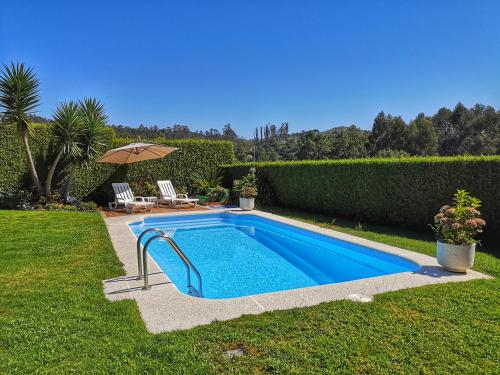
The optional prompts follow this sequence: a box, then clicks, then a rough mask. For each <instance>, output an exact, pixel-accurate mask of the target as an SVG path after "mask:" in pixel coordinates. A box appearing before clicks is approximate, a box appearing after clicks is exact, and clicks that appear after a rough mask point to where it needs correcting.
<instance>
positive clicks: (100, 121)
mask: <svg viewBox="0 0 500 375" xmlns="http://www.w3.org/2000/svg"><path fill="white" fill-rule="evenodd" d="M78 107H79V109H80V112H81V116H82V132H81V135H80V137H79V141H78V143H79V147H80V153H79V155H78V156H76V157H74V158H72V165H71V169H70V174H69V177H68V179H67V180H66V185H65V187H64V191H63V198H64V200H65V201H67V199H68V196H69V192H70V191H71V184H72V183H73V179H74V176H75V172H76V168H77V167H84V168H85V167H88V165H89V164H90V162H91V161H92V160H93V159H95V158H96V157H97V156H98V155H99V153H100V150H101V148H102V147H103V146H104V145H105V140H106V139H105V129H106V123H107V120H108V117H107V115H106V112H105V111H104V106H103V105H102V104H101V103H100V102H99V101H98V100H96V99H95V98H85V99H83V100H81V101H79V102H78Z"/></svg>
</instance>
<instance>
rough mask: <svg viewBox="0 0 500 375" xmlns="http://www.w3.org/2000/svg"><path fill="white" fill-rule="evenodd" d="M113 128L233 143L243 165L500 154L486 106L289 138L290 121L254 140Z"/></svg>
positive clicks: (386, 118)
mask: <svg viewBox="0 0 500 375" xmlns="http://www.w3.org/2000/svg"><path fill="white" fill-rule="evenodd" d="M113 128H114V130H115V132H116V135H117V136H119V137H134V138H144V139H147V138H157V137H164V138H172V139H186V138H203V139H211V140H228V141H231V142H233V144H234V148H235V153H236V157H237V158H238V160H240V161H252V160H253V158H254V155H255V159H256V160H257V161H268V160H270V161H273V160H305V159H312V160H321V159H345V158H363V157H370V156H396V157H397V156H409V155H466V154H469V155H495V154H500V111H497V110H495V108H493V107H491V106H485V105H482V104H476V105H475V106H473V107H471V108H466V107H465V106H464V105H463V104H461V103H458V104H457V105H456V106H455V108H454V109H453V110H451V109H448V108H441V109H440V110H439V111H438V112H437V113H436V114H434V115H433V116H426V115H425V114H423V113H420V114H418V115H417V116H416V118H415V119H413V120H411V121H410V122H409V123H406V122H405V121H404V120H403V119H402V118H401V116H393V115H390V114H385V113H384V112H380V113H379V114H378V115H377V116H376V117H375V120H374V122H373V127H372V129H371V131H368V130H362V129H360V128H358V127H357V126H355V125H351V126H341V127H336V128H333V129H330V130H327V131H319V130H307V131H302V132H300V133H293V134H289V131H288V123H287V122H283V123H281V124H280V125H275V124H267V125H265V126H260V127H258V128H256V129H255V131H254V136H253V139H245V138H242V137H240V136H238V135H237V134H236V132H235V131H234V130H233V129H232V128H231V125H230V124H226V125H224V127H223V129H222V130H221V131H219V130H217V129H210V130H207V131H204V132H201V131H191V130H190V128H189V126H187V125H174V126H172V127H166V128H160V127H158V126H144V125H140V126H139V127H137V128H132V127H128V126H122V125H113Z"/></svg>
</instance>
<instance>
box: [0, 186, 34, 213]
mask: <svg viewBox="0 0 500 375" xmlns="http://www.w3.org/2000/svg"><path fill="white" fill-rule="evenodd" d="M5 208H6V209H18V210H31V209H32V208H33V194H32V193H31V192H29V191H25V190H19V191H17V192H13V193H10V192H5V191H0V209H5Z"/></svg>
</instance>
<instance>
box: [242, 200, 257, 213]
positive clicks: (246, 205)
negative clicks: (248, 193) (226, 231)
mask: <svg viewBox="0 0 500 375" xmlns="http://www.w3.org/2000/svg"><path fill="white" fill-rule="evenodd" d="M254 207H255V198H240V208H241V209H242V210H244V211H251V210H253V209H254Z"/></svg>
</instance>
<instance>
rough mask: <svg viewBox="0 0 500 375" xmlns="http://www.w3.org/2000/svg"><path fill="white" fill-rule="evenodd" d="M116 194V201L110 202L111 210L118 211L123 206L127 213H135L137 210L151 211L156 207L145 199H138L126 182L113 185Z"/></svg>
mask: <svg viewBox="0 0 500 375" xmlns="http://www.w3.org/2000/svg"><path fill="white" fill-rule="evenodd" d="M111 185H112V186H113V190H114V192H115V201H114V202H109V209H110V210H116V209H117V208H119V207H120V206H123V207H124V208H125V210H126V211H127V212H129V213H130V212H133V211H134V210H136V209H144V210H146V211H147V210H149V211H151V209H152V208H153V206H154V203H153V202H147V201H146V199H145V198H144V197H136V196H134V193H133V192H132V189H130V186H129V185H128V183H126V182H115V183H112V184H111Z"/></svg>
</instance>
